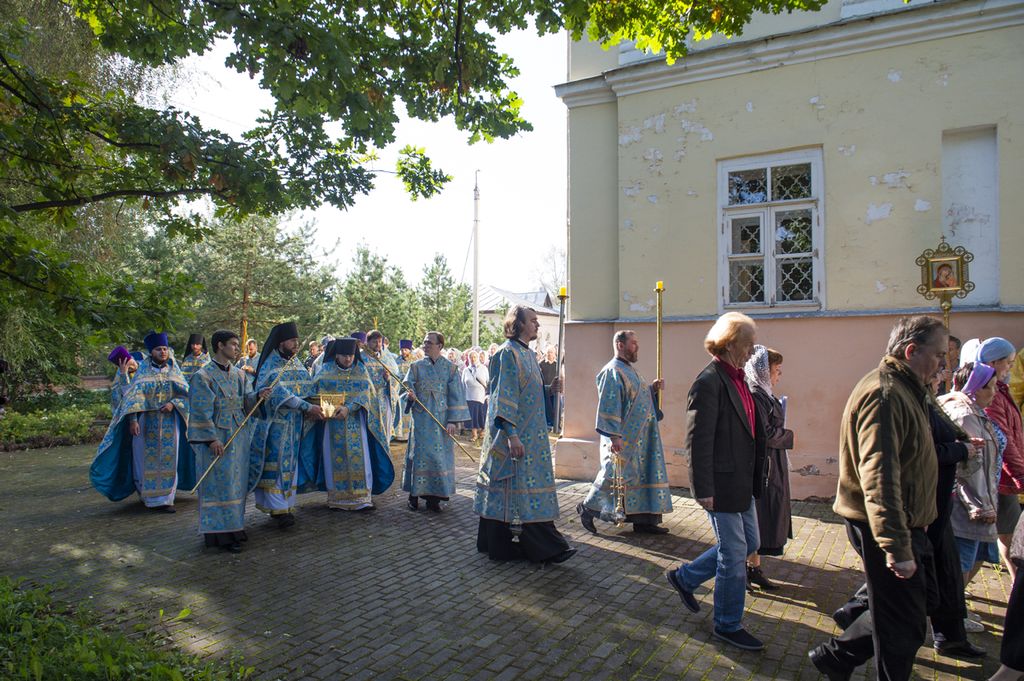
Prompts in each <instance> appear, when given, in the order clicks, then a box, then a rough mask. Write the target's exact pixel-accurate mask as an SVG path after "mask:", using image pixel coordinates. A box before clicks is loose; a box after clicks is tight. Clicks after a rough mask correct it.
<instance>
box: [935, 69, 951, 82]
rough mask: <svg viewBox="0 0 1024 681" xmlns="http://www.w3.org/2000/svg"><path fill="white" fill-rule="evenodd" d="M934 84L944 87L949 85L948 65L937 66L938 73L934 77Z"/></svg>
mask: <svg viewBox="0 0 1024 681" xmlns="http://www.w3.org/2000/svg"><path fill="white" fill-rule="evenodd" d="M935 84H936V85H941V86H942V87H946V86H947V85H949V65H948V64H941V65H940V66H939V75H937V76H936V77H935Z"/></svg>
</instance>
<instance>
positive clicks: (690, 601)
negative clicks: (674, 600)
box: [665, 570, 700, 612]
mask: <svg viewBox="0 0 1024 681" xmlns="http://www.w3.org/2000/svg"><path fill="white" fill-rule="evenodd" d="M665 579H667V580H668V583H669V584H671V585H672V588H673V589H675V590H676V593H678V594H679V600H681V601H682V602H683V605H685V606H686V609H687V610H689V611H690V612H700V603H698V602H697V598H696V596H694V595H693V592H692V591H687V590H686V589H685V588H684V587H683V583H682V582H681V581H679V575H678V574H676V571H675V570H666V571H665Z"/></svg>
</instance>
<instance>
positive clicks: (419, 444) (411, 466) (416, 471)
mask: <svg viewBox="0 0 1024 681" xmlns="http://www.w3.org/2000/svg"><path fill="white" fill-rule="evenodd" d="M370 361H371V362H372V361H373V360H370ZM405 384H406V385H408V386H409V389H410V390H412V392H413V394H415V395H416V399H418V400H419V401H420V402H422V403H423V404H424V405H425V406H426V408H427V409H429V410H430V413H431V414H433V415H434V417H435V418H436V419H437V420H438V421H440V422H441V423H444V424H446V425H447V424H449V423H456V424H457V423H462V422H463V421H468V420H469V407H468V406H467V405H466V395H465V393H464V392H463V390H462V378H461V377H460V375H459V370H458V369H456V368H455V365H454V364H452V363H451V362H449V361H448V360H447V359H445V358H444V357H438V358H437V361H436V362H434V361H431V360H430V358H429V357H424V358H423V359H421V360H419V361H417V362H413V364H412V366H410V367H409V373H408V374H407V375H406V377H405ZM412 420H413V431H412V433H411V434H410V436H409V447H408V449H407V450H406V453H405V470H404V471H403V473H402V490H403V491H405V492H408V493H409V494H410V495H411V496H414V497H422V496H433V497H441V498H444V499H447V498H448V497H450V496H452V495H453V494H455V448H454V446H453V444H452V439H451V438H450V437H449V436H448V433H446V432H444V431H443V430H442V429H441V428H440V427H439V426H438V425H437V423H435V422H434V419H432V418H430V414H427V413H426V412H425V411H424V410H423V407H421V406H420V405H419V404H417V403H415V402H413V404H412Z"/></svg>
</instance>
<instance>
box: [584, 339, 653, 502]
mask: <svg viewBox="0 0 1024 681" xmlns="http://www.w3.org/2000/svg"><path fill="white" fill-rule="evenodd" d="M597 394H598V405H597V425H596V428H597V432H598V433H600V434H601V468H600V470H598V472H597V477H596V478H595V480H594V484H593V486H592V487H591V489H590V493H589V494H588V495H587V498H586V500H585V501H584V502H583V503H584V506H586V507H587V508H589V509H590V510H592V511H598V512H600V514H601V518H602V519H603V520H609V521H610V520H612V519H613V516H614V512H615V505H616V502H615V495H614V493H613V490H612V487H611V484H612V479H613V476H614V462H613V461H612V450H611V444H612V441H611V436H612V435H617V436H619V437H621V438H622V451H621V452H619V456H620V457H621V458H622V459H623V460H624V463H623V465H622V478H623V481H624V483H625V487H626V492H625V496H624V499H623V501H624V507H625V513H626V515H627V516H631V515H635V514H661V513H669V512H670V511H671V510H672V496H671V494H670V492H669V487H668V474H667V473H666V472H665V454H664V452H663V451H662V446H661V432H660V430H659V428H658V420H659V419H660V417H661V415H660V413H659V412H658V410H657V408H656V407H655V405H654V399H653V396H652V394H651V387H650V384H648V383H647V382H646V381H645V380H644V379H643V377H642V376H640V374H638V373H637V371H636V369H635V368H633V366H632V365H631V364H630V363H629V362H624V361H622V360H621V359H618V358H615V359H612V360H611V361H610V362H608V363H607V364H605V365H604V367H603V368H602V369H601V371H600V372H599V373H598V374H597Z"/></svg>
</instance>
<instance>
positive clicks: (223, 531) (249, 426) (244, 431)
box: [188, 330, 270, 553]
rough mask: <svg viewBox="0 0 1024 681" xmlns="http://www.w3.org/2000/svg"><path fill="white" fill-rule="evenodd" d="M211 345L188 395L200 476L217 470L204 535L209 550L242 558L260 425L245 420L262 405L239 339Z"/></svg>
mask: <svg viewBox="0 0 1024 681" xmlns="http://www.w3.org/2000/svg"><path fill="white" fill-rule="evenodd" d="M211 344H212V346H213V357H212V358H211V359H210V361H209V362H207V363H206V364H205V365H204V366H203V367H201V368H200V369H199V370H198V371H196V372H195V373H194V374H192V379H191V380H190V381H189V392H188V398H189V417H190V418H189V424H188V441H189V443H190V444H191V445H192V451H193V452H195V455H196V475H197V476H200V477H201V476H202V475H203V473H204V472H205V471H206V470H207V468H209V467H210V466H211V465H213V468H212V469H211V470H210V473H209V475H207V476H206V478H205V479H204V480H203V481H202V483H201V484H200V485H199V490H198V492H199V532H200V533H201V534H202V535H203V538H204V540H205V543H206V546H216V547H220V548H221V549H223V550H225V551H230V552H231V553H239V552H241V550H242V542H243V541H246V540H247V539H248V537H247V536H246V534H245V498H246V496H248V494H249V443H250V440H251V439H252V430H253V426H254V425H255V423H256V421H255V419H251V418H250V419H249V420H248V421H246V418H245V415H246V414H247V413H249V411H250V410H252V408H253V407H254V406H255V405H256V399H257V394H256V393H254V392H252V391H251V390H249V381H248V379H247V378H246V374H245V373H244V372H243V371H242V370H241V369H239V368H238V367H236V366H235V360H237V359H238V355H239V353H240V351H241V346H240V340H239V338H238V334H236V333H234V332H233V331H223V330H222V331H217V332H216V333H214V334H213V337H212V339H211ZM269 394H270V389H269V388H264V389H263V390H262V391H261V392H260V394H259V396H260V397H262V398H264V399H266V397H267V396H268V395H269ZM243 424H244V425H243ZM215 460H216V464H214V461H215Z"/></svg>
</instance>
